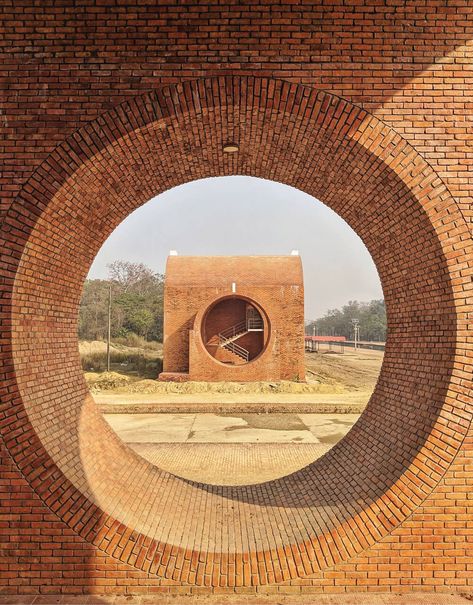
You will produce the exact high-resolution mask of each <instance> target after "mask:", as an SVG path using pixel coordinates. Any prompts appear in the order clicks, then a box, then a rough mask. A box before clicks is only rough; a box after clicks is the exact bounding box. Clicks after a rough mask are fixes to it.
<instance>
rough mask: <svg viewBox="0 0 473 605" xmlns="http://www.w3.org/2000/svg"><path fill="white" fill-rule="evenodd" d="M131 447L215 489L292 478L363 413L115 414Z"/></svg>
mask: <svg viewBox="0 0 473 605" xmlns="http://www.w3.org/2000/svg"><path fill="white" fill-rule="evenodd" d="M106 419H107V421H108V422H109V423H110V425H111V426H112V427H113V429H114V430H115V431H116V432H117V433H118V435H119V436H120V437H121V439H122V440H123V441H125V443H128V445H129V446H130V447H131V448H133V449H134V450H135V451H136V452H137V453H138V454H140V456H143V458H145V459H147V460H148V461H149V462H151V463H152V464H154V465H156V466H158V467H159V468H161V469H163V470H165V471H168V472H170V473H172V474H174V475H178V476H179V477H183V478H185V479H189V480H191V481H197V482H200V483H211V484H215V485H249V484H255V483H262V482H264V481H270V480H272V479H277V478H278V477H283V476H285V475H289V474H290V473H293V472H294V471H297V470H299V469H301V468H303V467H304V466H307V465H308V464H310V463H311V462H313V461H314V460H316V459H317V458H319V457H320V456H322V455H323V454H325V452H327V451H328V450H329V449H330V448H331V447H332V446H333V445H334V444H335V443H336V442H337V441H339V440H340V439H341V438H342V437H343V436H344V435H345V434H346V433H347V432H348V431H349V430H350V428H351V427H352V425H353V423H354V422H355V421H356V420H357V419H358V415H357V414H336V415H330V414H241V415H232V416H224V415H218V414H110V415H106Z"/></svg>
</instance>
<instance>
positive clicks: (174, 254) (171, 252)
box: [169, 250, 177, 256]
mask: <svg viewBox="0 0 473 605" xmlns="http://www.w3.org/2000/svg"><path fill="white" fill-rule="evenodd" d="M169 256H177V250H169Z"/></svg>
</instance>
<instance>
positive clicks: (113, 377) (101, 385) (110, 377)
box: [85, 372, 130, 393]
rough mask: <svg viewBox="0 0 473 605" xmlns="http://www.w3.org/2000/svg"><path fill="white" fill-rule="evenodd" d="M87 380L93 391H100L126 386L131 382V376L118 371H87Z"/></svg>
mask: <svg viewBox="0 0 473 605" xmlns="http://www.w3.org/2000/svg"><path fill="white" fill-rule="evenodd" d="M85 380H86V382H87V384H88V385H89V388H90V390H91V391H92V393H94V392H98V391H110V390H113V389H118V388H121V387H125V386H127V385H128V383H129V382H130V378H129V377H128V376H124V375H123V374H119V373H118V372H103V373H102V374H95V373H94V372H86V373H85Z"/></svg>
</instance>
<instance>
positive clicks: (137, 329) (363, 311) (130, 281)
mask: <svg viewBox="0 0 473 605" xmlns="http://www.w3.org/2000/svg"><path fill="white" fill-rule="evenodd" d="M108 270H109V278H108V279H107V280H104V279H87V280H86V281H85V284H84V290H83V293H82V299H81V304H80V311H79V339H80V340H106V339H107V327H108V301H109V290H110V287H111V288H112V305H111V335H112V338H129V337H130V336H132V335H137V336H139V337H141V338H144V339H145V340H147V341H158V342H162V339H163V298H164V276H163V275H161V274H160V273H156V272H154V271H153V270H152V269H150V268H149V267H147V266H146V265H144V264H143V263H131V262H127V261H115V262H113V263H111V264H110V265H108ZM353 319H358V321H359V326H360V339H361V340H369V341H374V342H384V341H385V340H386V309H385V304H384V300H382V299H380V300H372V301H370V302H358V301H356V300H354V301H350V302H349V303H348V304H346V305H344V306H343V307H342V308H341V309H331V310H329V311H328V312H327V313H326V314H325V315H324V316H323V317H320V318H319V319H317V320H315V321H311V322H309V323H308V324H307V325H306V333H307V334H310V335H312V334H314V331H315V333H317V334H318V335H319V336H345V337H346V338H347V339H348V340H352V339H353V323H352V320H353Z"/></svg>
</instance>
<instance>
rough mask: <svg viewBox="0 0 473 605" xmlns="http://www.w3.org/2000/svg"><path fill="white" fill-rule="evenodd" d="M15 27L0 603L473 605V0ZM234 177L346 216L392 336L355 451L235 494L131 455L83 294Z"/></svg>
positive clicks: (393, 0)
mask: <svg viewBox="0 0 473 605" xmlns="http://www.w3.org/2000/svg"><path fill="white" fill-rule="evenodd" d="M0 13H1V14H0V29H1V32H2V36H1V38H0V56H1V61H0V73H1V78H2V80H1V82H2V84H1V85H2V93H3V94H2V98H1V100H0V104H1V113H0V122H1V125H2V126H1V127H2V143H1V145H0V157H1V162H2V170H1V171H0V184H1V188H2V196H1V200H0V251H1V263H2V265H1V278H0V332H1V339H0V378H1V385H0V397H1V406H0V433H1V440H0V469H1V474H0V512H1V515H2V519H4V520H5V521H4V525H5V526H4V527H2V528H1V532H0V565H1V568H0V569H1V573H0V586H1V587H0V590H1V592H2V593H13V594H15V593H29V594H33V593H40V592H50V593H54V592H56V593H57V592H62V593H69V594H70V593H78V592H82V593H90V592H109V593H112V592H113V593H115V594H124V593H133V592H135V593H137V592H158V591H161V592H177V591H179V592H181V593H183V592H191V593H192V592H196V593H198V592H202V591H205V592H207V593H210V592H212V591H214V592H215V593H217V592H218V593H219V596H222V593H224V592H228V593H232V594H233V593H235V592H239V591H241V592H245V593H248V592H253V593H254V594H255V595H258V596H259V595H260V594H261V593H263V592H264V591H265V590H266V589H265V587H266V586H267V587H268V592H271V593H276V592H292V593H301V592H304V591H307V592H312V593H313V592H316V591H320V592H346V591H353V590H356V591H378V592H380V591H393V592H400V591H418V590H438V591H463V592H468V591H470V592H471V590H472V589H473V576H472V561H473V548H472V542H471V536H472V533H473V510H472V500H471V493H472V490H473V466H472V460H473V430H472V421H473V395H472V393H473V382H472V376H473V339H472V336H471V324H472V317H473V299H472V291H473V282H472V275H473V244H472V234H473V206H472V199H473V171H472V169H471V167H472V164H473V145H472V136H473V135H472V111H473V98H472V90H473V70H472V69H471V65H472V62H473V44H472V40H473V4H472V2H471V0H343V1H342V0H320V1H317V2H310V1H308V2H298V1H293V0H281V1H278V2H276V1H265V2H261V1H255V2H238V3H237V2H232V1H230V0H218V1H217V0H209V1H208V2H205V3H199V2H195V1H192V2H191V1H189V0H182V1H181V0H179V1H177V0H169V1H168V2H166V3H163V2H158V1H157V0H149V1H147V2H142V1H141V0H123V1H120V2H118V1H115V0H101V1H100V2H99V1H94V2H74V1H73V0H62V1H61V2H53V1H52V0H44V1H41V2H38V1H37V0H35V1H33V0H15V2H13V0H6V1H4V2H2V3H1V11H0ZM227 143H235V144H236V146H237V147H238V150H237V151H236V152H235V153H226V152H225V151H224V146H225V145H226V144H227ZM235 174H240V175H252V176H256V177H260V178H265V179H271V180H273V181H279V182H283V183H286V184H288V185H292V186H294V187H297V188H298V189H300V190H301V191H305V192H306V193H308V194H310V195H312V196H314V197H316V198H318V199H320V200H321V201H322V202H324V203H325V204H327V205H328V206H330V207H331V208H332V209H333V210H334V211H335V212H337V213H338V214H339V215H340V216H341V217H342V218H343V219H344V220H345V221H347V223H348V224H349V225H350V226H351V227H352V228H353V229H354V230H355V231H356V232H357V233H358V235H359V236H360V237H361V238H362V240H363V241H364V243H365V244H366V246H367V248H368V250H369V252H370V253H371V256H372V257H373V260H374V261H375V263H376V266H377V268H378V271H379V276H380V279H381V282H382V285H383V291H384V295H385V299H386V306H387V311H388V334H389V336H388V342H387V343H386V353H385V358H384V363H383V368H382V370H381V374H380V376H379V380H378V383H377V386H376V389H375V391H374V393H373V395H372V397H371V400H370V402H369V405H368V407H367V409H366V411H365V412H364V413H363V414H362V416H361V417H360V419H359V421H358V422H357V423H356V424H355V425H354V427H353V428H352V430H351V431H350V432H349V433H348V435H347V436H346V437H345V438H344V439H342V440H341V441H340V442H339V443H337V445H336V446H335V447H334V448H332V450H331V451H330V452H329V453H328V454H327V455H326V456H324V457H322V458H320V459H318V460H316V461H314V462H313V463H312V464H310V465H309V466H307V467H305V468H304V469H302V470H301V471H300V472H294V473H292V474H291V475H288V476H286V477H284V478H281V479H279V480H274V481H271V482H269V483H268V484H262V485H248V486H242V487H241V488H233V487H228V486H212V485H202V484H193V483H190V482H188V481H183V480H181V479H179V478H178V477H176V476H172V475H170V474H168V473H165V472H162V473H159V472H158V471H157V470H156V468H155V467H152V466H151V465H150V464H147V463H146V461H144V460H143V459H142V458H140V457H139V456H137V455H136V454H134V453H133V452H131V450H130V449H129V448H127V447H124V445H123V443H122V442H121V441H120V440H119V439H118V437H117V436H116V435H115V434H114V433H113V432H112V431H111V429H110V427H109V426H108V425H107V423H106V421H105V419H104V418H103V416H102V415H101V413H100V410H99V409H98V407H97V405H96V404H95V402H94V400H93V398H92V397H91V395H90V393H89V391H88V388H87V385H86V384H85V381H84V378H83V372H82V368H81V363H80V358H79V354H78V347H77V315H78V305H79V301H80V297H81V292H82V287H83V281H84V279H85V277H86V275H87V272H88V269H89V267H90V264H91V263H92V261H93V259H94V257H95V255H96V254H97V252H98V250H99V249H100V247H101V245H102V244H103V242H104V241H105V240H106V238H107V237H108V236H109V235H110V233H111V232H112V231H113V229H114V228H115V227H116V226H118V225H119V224H120V223H121V221H123V220H124V219H125V218H126V217H127V216H128V215H129V214H130V213H131V212H133V210H135V209H136V208H137V207H139V206H140V205H142V204H144V203H145V202H147V201H148V200H150V199H151V198H152V197H154V196H156V195H157V194H158V193H161V192H163V191H166V190H167V189H170V188H171V187H175V186H178V185H180V184H182V183H185V182H189V181H191V180H196V179H200V178H204V177H210V176H223V175H235ZM157 237H159V225H158V226H157ZM334 245H336V242H334ZM170 503H172V505H170ZM275 598H276V597H275Z"/></svg>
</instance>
